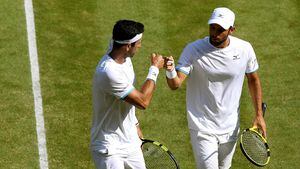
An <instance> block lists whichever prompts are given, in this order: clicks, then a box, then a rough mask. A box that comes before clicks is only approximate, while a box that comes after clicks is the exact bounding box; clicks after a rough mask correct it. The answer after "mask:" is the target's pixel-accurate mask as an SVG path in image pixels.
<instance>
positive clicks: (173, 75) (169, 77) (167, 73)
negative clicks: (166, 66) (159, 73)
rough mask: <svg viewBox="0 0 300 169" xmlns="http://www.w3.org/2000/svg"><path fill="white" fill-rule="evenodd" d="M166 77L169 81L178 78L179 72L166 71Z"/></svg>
mask: <svg viewBox="0 0 300 169" xmlns="http://www.w3.org/2000/svg"><path fill="white" fill-rule="evenodd" d="M166 76H167V78H168V79H174V78H175V77H176V76H177V72H176V70H175V69H173V70H172V71H166Z"/></svg>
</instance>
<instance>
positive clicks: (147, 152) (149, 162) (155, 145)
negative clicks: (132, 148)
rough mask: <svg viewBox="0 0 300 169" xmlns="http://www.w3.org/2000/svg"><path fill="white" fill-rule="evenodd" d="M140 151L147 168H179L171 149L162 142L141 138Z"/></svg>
mask: <svg viewBox="0 0 300 169" xmlns="http://www.w3.org/2000/svg"><path fill="white" fill-rule="evenodd" d="M142 141H143V142H142V151H143V155H144V159H145V163H146V168H147V169H179V164H178V162H177V160H176V159H175V156H174V155H173V154H172V153H171V151H170V150H169V149H168V148H167V147H166V146H164V145H163V144H161V143H159V142H157V141H153V140H148V139H142Z"/></svg>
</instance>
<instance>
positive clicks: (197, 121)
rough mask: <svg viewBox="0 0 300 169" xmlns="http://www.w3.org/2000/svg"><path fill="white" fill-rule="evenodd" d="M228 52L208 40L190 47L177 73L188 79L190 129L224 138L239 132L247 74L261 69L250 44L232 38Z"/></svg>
mask: <svg viewBox="0 0 300 169" xmlns="http://www.w3.org/2000/svg"><path fill="white" fill-rule="evenodd" d="M229 38H230V44H229V46H227V47H226V48H222V49H220V48H216V47H214V46H213V45H211V44H210V42H209V37H205V38H204V39H200V40H197V41H195V42H192V43H190V44H188V45H187V46H186V47H185V49H184V50H183V52H182V54H181V56H180V59H179V61H178V65H177V66H176V69H177V70H178V71H181V72H183V73H185V74H186V75H188V79H187V91H186V92H187V94H186V102H187V117H188V124H189V128H190V129H194V130H199V131H202V132H207V133H213V134H225V133H228V132H231V131H234V130H235V129H238V128H239V102H240V97H241V93H242V86H243V82H244V77H245V73H251V72H254V71H256V70H257V69H258V63H257V60H256V56H255V53H254V50H253V48H252V46H251V44H250V43H248V42H246V41H243V40H241V39H238V38H236V37H233V36H229Z"/></svg>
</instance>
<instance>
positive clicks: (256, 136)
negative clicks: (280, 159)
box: [240, 128, 270, 167]
mask: <svg viewBox="0 0 300 169" xmlns="http://www.w3.org/2000/svg"><path fill="white" fill-rule="evenodd" d="M240 139H241V140H240V147H241V150H242V152H243V154H244V155H245V156H246V157H247V159H248V160H249V161H250V162H252V163H253V164H255V165H256V166H260V167H263V166H265V165H267V164H268V163H269V161H270V149H269V146H268V143H267V140H266V139H265V138H264V137H263V136H262V135H261V133H260V132H259V131H258V129H257V128H248V129H245V130H244V131H243V132H242V134H241V137H240Z"/></svg>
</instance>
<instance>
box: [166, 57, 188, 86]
mask: <svg viewBox="0 0 300 169" xmlns="http://www.w3.org/2000/svg"><path fill="white" fill-rule="evenodd" d="M166 60H168V61H167V63H166V75H167V77H166V78H167V83H168V86H169V87H170V88H171V89H172V90H176V89H178V88H179V87H180V86H181V84H182V83H183V81H184V80H185V78H186V75H185V74H184V73H182V72H180V71H176V70H175V64H174V59H173V57H172V56H170V57H167V58H166Z"/></svg>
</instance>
